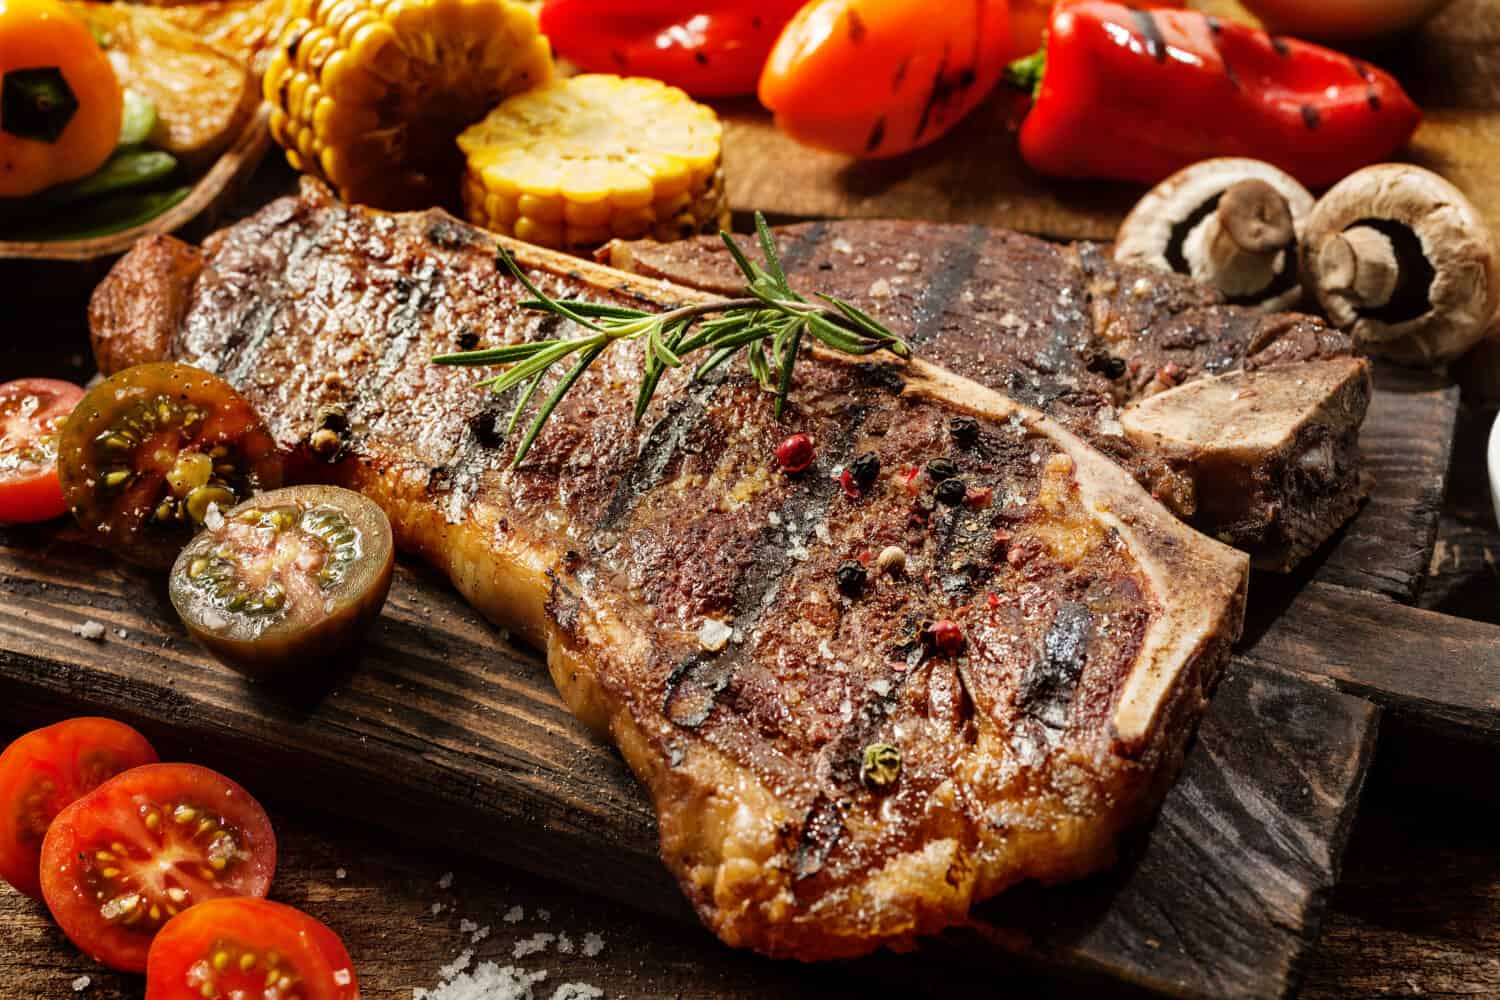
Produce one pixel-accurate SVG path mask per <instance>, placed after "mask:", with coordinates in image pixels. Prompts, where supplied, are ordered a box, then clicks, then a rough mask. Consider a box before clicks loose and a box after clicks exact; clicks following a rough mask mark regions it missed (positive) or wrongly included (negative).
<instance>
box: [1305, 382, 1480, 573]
mask: <svg viewBox="0 0 1500 1000" xmlns="http://www.w3.org/2000/svg"><path fill="white" fill-rule="evenodd" d="M1458 404H1459V390H1458V387H1457V386H1451V385H1445V384H1441V383H1440V382H1439V381H1438V380H1437V379H1435V378H1433V377H1431V376H1426V375H1422V374H1417V373H1409V372H1403V371H1400V370H1398V369H1395V368H1393V367H1390V366H1386V365H1377V366H1376V369H1375V394H1374V395H1373V396H1372V397H1371V399H1370V410H1369V414H1368V415H1367V416H1366V417H1365V422H1364V425H1363V426H1362V427H1361V428H1360V433H1359V444H1360V452H1361V454H1362V455H1363V456H1364V462H1365V468H1366V469H1367V470H1368V471H1369V472H1370V473H1371V474H1372V475H1373V476H1374V477H1375V486H1374V489H1373V490H1372V491H1371V493H1370V499H1369V500H1368V501H1366V503H1365V505H1364V506H1363V507H1362V508H1360V510H1359V513H1357V514H1355V515H1354V517H1353V518H1352V519H1351V520H1350V521H1349V523H1348V524H1347V525H1345V526H1344V528H1343V530H1342V531H1340V532H1339V533H1338V534H1337V535H1335V536H1334V538H1333V539H1332V540H1331V541H1330V542H1329V544H1327V545H1325V546H1324V549H1323V551H1322V552H1321V553H1319V554H1318V555H1317V556H1315V557H1314V559H1313V560H1312V563H1313V565H1312V566H1311V567H1310V568H1309V569H1304V570H1302V571H1301V572H1300V573H1299V574H1298V578H1299V579H1300V578H1303V577H1306V576H1307V575H1309V574H1311V575H1312V577H1313V578H1314V579H1317V580H1322V581H1325V582H1327V583H1334V584H1339V585H1341V586H1345V587H1352V588H1354V589H1357V590H1363V591H1367V592H1369V593H1372V594H1378V595H1381V596H1383V597H1389V598H1391V599H1393V600H1397V601H1401V602H1403V603H1411V602H1413V601H1415V600H1417V598H1418V596H1419V595H1420V591H1421V587H1422V583H1423V581H1424V580H1425V579H1426V576H1427V566H1428V563H1429V561H1430V559H1431V555H1432V547H1433V542H1434V540H1435V539H1436V537H1437V529H1438V520H1439V518H1440V517H1441V515H1442V507H1443V494H1444V491H1445V489H1446V487H1447V482H1448V470H1449V465H1450V459H1451V457H1452V455H1453V452H1454V447H1453V435H1454V426H1455V421H1456V420H1457V416H1458Z"/></svg>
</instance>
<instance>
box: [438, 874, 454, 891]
mask: <svg viewBox="0 0 1500 1000" xmlns="http://www.w3.org/2000/svg"><path fill="white" fill-rule="evenodd" d="M452 887H453V873H452V872H444V873H443V877H442V878H440V879H438V888H439V889H451V888H452Z"/></svg>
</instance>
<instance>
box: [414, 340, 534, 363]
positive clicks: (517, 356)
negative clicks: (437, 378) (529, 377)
mask: <svg viewBox="0 0 1500 1000" xmlns="http://www.w3.org/2000/svg"><path fill="white" fill-rule="evenodd" d="M558 343H561V341H557V340H533V341H530V342H528V343H525V344H506V345H505V346H504V347H491V348H487V349H486V350H483V351H462V352H459V353H457V354H439V355H438V356H437V357H435V358H433V359H432V363H433V364H436V365H508V364H512V363H514V362H516V361H525V360H526V359H527V358H529V357H531V356H532V355H533V354H538V353H540V352H542V351H544V350H546V349H547V348H548V347H551V346H552V345H554V344H558Z"/></svg>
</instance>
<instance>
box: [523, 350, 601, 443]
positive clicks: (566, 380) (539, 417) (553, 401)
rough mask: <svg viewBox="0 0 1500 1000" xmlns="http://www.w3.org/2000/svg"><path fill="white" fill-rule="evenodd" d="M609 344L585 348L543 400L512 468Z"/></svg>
mask: <svg viewBox="0 0 1500 1000" xmlns="http://www.w3.org/2000/svg"><path fill="white" fill-rule="evenodd" d="M608 346H609V341H607V340H606V341H603V342H601V343H596V344H594V345H593V346H592V347H590V348H588V349H587V350H585V351H584V352H583V355H582V356H581V357H580V358H579V359H578V361H577V362H576V363H574V365H573V367H572V368H570V369H568V374H566V375H564V376H563V377H562V381H560V382H558V383H557V385H556V386H555V387H554V388H553V390H552V392H551V393H549V394H548V396H547V398H546V399H545V400H543V402H542V405H541V407H540V408H539V409H538V410H537V411H536V418H535V419H534V420H532V421H531V426H530V427H529V428H527V430H526V436H525V437H524V438H522V439H521V444H520V446H519V447H517V448H516V457H515V458H514V459H512V460H511V463H510V466H511V468H515V467H516V466H518V465H520V464H521V460H522V459H524V458H525V457H526V453H527V452H529V451H530V450H531V446H532V444H534V443H535V442H536V438H537V435H538V434H540V433H541V432H542V426H543V425H544V424H545V423H546V422H547V418H548V417H550V416H552V411H553V410H555V409H557V404H558V403H560V402H562V398H563V397H564V396H566V395H567V394H568V390H569V389H572V388H573V383H575V382H577V381H578V379H579V378H580V377H581V376H582V375H583V373H584V371H585V370H587V369H588V366H589V365H591V364H593V363H594V359H595V358H597V357H598V356H599V355H601V354H603V353H604V349H605V348H606V347H608Z"/></svg>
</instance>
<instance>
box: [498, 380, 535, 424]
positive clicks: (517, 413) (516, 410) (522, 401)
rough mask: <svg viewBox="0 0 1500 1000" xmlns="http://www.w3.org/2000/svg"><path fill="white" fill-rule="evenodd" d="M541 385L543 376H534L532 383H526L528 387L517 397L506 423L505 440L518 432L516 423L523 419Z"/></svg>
mask: <svg viewBox="0 0 1500 1000" xmlns="http://www.w3.org/2000/svg"><path fill="white" fill-rule="evenodd" d="M541 384H542V376H541V375H540V374H537V375H533V376H532V377H531V381H530V382H527V383H526V387H525V388H524V389H522V390H521V391H520V392H519V393H518V394H517V395H516V405H515V406H513V407H511V411H510V419H509V420H507V421H506V422H505V433H504V434H503V435H502V438H503V439H508V438H509V437H510V436H511V435H512V434H514V433H515V432H516V422H517V421H518V420H520V419H521V414H522V413H523V412H525V410H526V404H527V403H529V402H531V397H532V396H534V395H536V389H537V386H539V385H541Z"/></svg>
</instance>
